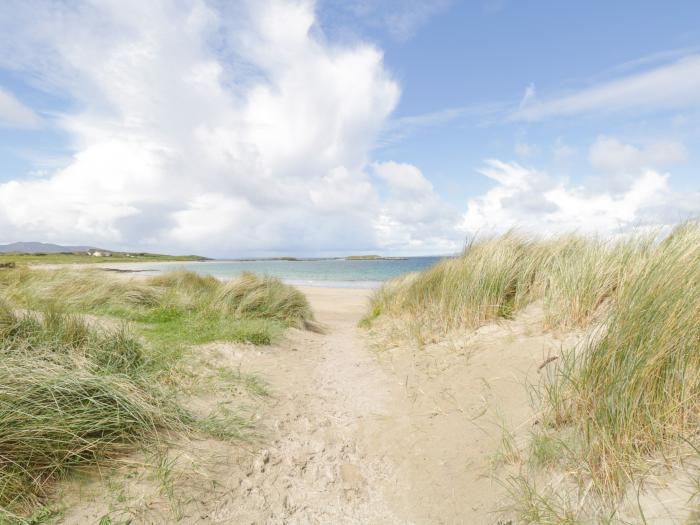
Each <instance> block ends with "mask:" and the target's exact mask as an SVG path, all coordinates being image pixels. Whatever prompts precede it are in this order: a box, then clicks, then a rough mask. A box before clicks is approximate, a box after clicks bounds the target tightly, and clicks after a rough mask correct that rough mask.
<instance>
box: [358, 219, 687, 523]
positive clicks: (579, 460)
mask: <svg viewBox="0 0 700 525" xmlns="http://www.w3.org/2000/svg"><path fill="white" fill-rule="evenodd" d="M533 302H539V303H540V304H541V305H542V306H543V308H544V327H545V328H556V329H565V330H566V329H572V328H576V329H588V330H589V337H588V338H586V340H585V341H584V344H583V345H581V346H580V347H579V348H577V349H576V350H575V351H571V352H567V353H565V354H563V355H562V356H560V359H558V360H557V361H556V362H555V364H554V365H552V366H550V367H548V371H547V379H546V380H545V381H543V383H542V385H540V387H539V394H540V396H541V399H542V402H543V408H542V410H543V413H542V414H541V417H542V421H541V423H542V425H541V426H542V428H544V430H542V431H541V432H538V433H537V434H536V435H535V436H534V438H533V442H532V446H531V449H530V454H531V455H532V460H533V461H532V462H533V463H535V464H539V465H540V466H542V467H547V468H549V467H552V466H554V465H559V466H561V467H563V468H565V469H567V470H568V471H569V472H575V473H577V474H576V475H577V476H579V477H580V478H581V479H583V478H587V479H589V480H591V482H592V484H593V485H592V486H593V488H592V490H593V491H594V492H597V493H598V494H599V495H616V494H620V493H621V492H622V491H623V490H624V488H625V487H626V486H628V484H629V483H630V481H632V480H635V479H637V478H638V477H639V476H640V475H642V473H643V471H644V469H645V468H648V460H649V458H651V457H652V456H654V457H656V458H658V457H659V456H664V455H668V454H671V453H672V452H673V451H675V450H678V448H679V447H680V446H681V445H682V444H683V443H685V442H687V441H690V442H693V441H697V439H698V428H699V425H700V224H698V222H688V223H686V224H682V225H680V226H678V227H676V228H675V229H674V230H673V232H672V233H671V234H670V235H667V236H666V237H665V238H663V240H660V241H654V238H653V237H651V236H632V237H629V238H626V239H623V240H617V241H604V240H602V239H597V238H585V237H580V236H574V235H564V236H559V237H556V238H551V239H544V240H536V239H528V238H524V237H522V236H519V235H517V234H514V233H508V234H506V235H503V236H500V237H496V238H492V239H487V240H483V241H479V242H474V243H471V244H469V245H468V246H467V247H466V249H465V251H464V253H463V254H462V255H461V256H460V257H458V258H454V259H449V260H444V261H442V262H440V263H438V264H437V265H435V266H434V267H432V268H430V269H428V270H426V271H424V272H421V273H419V274H412V275H408V276H404V277H401V278H399V279H397V280H395V281H393V282H389V283H387V284H386V285H384V286H383V287H382V288H381V289H379V290H378V291H377V292H376V294H375V295H374V297H373V298H372V300H371V302H370V305H369V311H368V313H367V315H366V317H365V319H364V320H363V324H364V325H372V324H374V323H377V322H378V321H379V320H381V319H382V318H384V317H386V318H393V319H395V320H396V319H398V320H405V321H406V322H407V323H408V324H409V329H406V330H404V333H405V334H411V333H412V330H411V329H410V327H411V326H418V327H420V329H421V330H423V331H428V332H430V333H432V334H438V335H441V334H446V333H448V332H450V331H451V330H458V329H464V328H474V327H478V326H480V325H482V324H484V323H487V322H491V321H494V320H499V319H510V318H511V317H513V316H514V315H516V314H517V312H518V311H519V310H521V309H522V308H524V307H525V306H527V305H529V304H532V303H533ZM548 432H551V433H552V434H551V435H550V434H548ZM533 497H534V496H533ZM526 499H527V498H526ZM534 507H537V505H535V506H534ZM534 507H533V508H534ZM543 516H544V515H543ZM538 519H542V520H544V521H542V522H548V521H547V519H548V518H547V519H546V518H545V517H542V516H540V518H538ZM562 520H563V522H567V520H568V518H566V517H564V518H562Z"/></svg>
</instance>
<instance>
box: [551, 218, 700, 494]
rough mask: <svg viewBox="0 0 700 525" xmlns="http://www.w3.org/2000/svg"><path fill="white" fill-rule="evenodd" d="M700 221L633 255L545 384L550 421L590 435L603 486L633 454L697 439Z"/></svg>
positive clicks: (591, 465)
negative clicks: (598, 323)
mask: <svg viewBox="0 0 700 525" xmlns="http://www.w3.org/2000/svg"><path fill="white" fill-rule="evenodd" d="M699 320H700V228H699V227H698V225H697V224H695V223H690V224H685V225H683V226H680V227H678V228H676V230H675V231H674V232H673V233H672V234H671V235H670V236H668V237H667V238H666V239H664V240H663V241H662V242H661V243H660V244H658V246H655V247H654V249H653V250H651V252H650V253H649V255H648V257H646V258H644V259H642V260H641V261H637V264H636V267H635V268H634V270H633V271H632V272H631V276H630V277H629V278H628V279H626V280H625V281H624V283H623V285H622V286H620V290H619V292H618V294H617V296H616V301H615V304H614V305H613V306H612V307H611V308H610V310H609V312H608V315H607V317H606V318H605V324H604V326H605V329H604V330H603V331H602V333H599V334H594V336H593V337H590V338H589V339H588V340H587V341H586V343H585V344H584V346H583V348H581V349H579V351H578V353H577V354H572V355H571V356H570V357H569V358H568V359H565V360H563V361H562V363H561V364H560V365H559V367H558V368H557V369H555V372H556V373H555V374H554V375H553V377H551V378H550V380H549V382H548V383H547V384H546V385H545V388H546V394H547V396H546V400H547V407H548V408H549V410H548V413H549V414H548V415H549V420H550V422H551V423H552V424H553V425H555V426H557V427H561V426H565V425H567V424H568V425H571V424H572V425H574V426H576V427H578V429H579V431H580V432H579V433H578V434H579V435H580V436H584V437H585V439H584V442H583V443H582V445H583V449H582V451H581V454H583V456H584V459H585V463H586V466H587V469H588V470H589V471H590V472H591V473H592V474H593V476H594V477H595V478H596V479H597V480H599V481H600V482H601V483H602V484H603V485H604V486H606V487H609V488H618V487H619V486H620V485H621V484H623V483H624V482H625V481H627V480H629V479H632V475H633V469H634V467H635V466H636V461H635V460H638V459H640V458H643V457H645V456H648V455H649V454H654V453H657V452H659V451H664V450H667V449H668V447H667V445H669V444H673V445H675V444H677V443H678V442H679V441H686V440H693V439H696V438H697V433H698V428H699V426H700V322H699Z"/></svg>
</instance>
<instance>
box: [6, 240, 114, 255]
mask: <svg viewBox="0 0 700 525" xmlns="http://www.w3.org/2000/svg"><path fill="white" fill-rule="evenodd" d="M88 250H90V251H94V250H100V249H99V248H94V247H92V246H61V245H60V244H50V243H46V242H13V243H11V244H0V253H61V252H71V253H72V252H87V251H88ZM100 251H110V250H100Z"/></svg>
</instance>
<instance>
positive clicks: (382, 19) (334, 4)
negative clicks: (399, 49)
mask: <svg viewBox="0 0 700 525" xmlns="http://www.w3.org/2000/svg"><path fill="white" fill-rule="evenodd" d="M453 1H454V0H401V1H400V2H396V1H395V0H354V1H353V2H347V1H332V0H325V1H323V2H322V4H323V5H324V7H326V8H329V9H331V10H333V9H335V10H337V11H339V12H341V13H350V14H351V15H353V17H354V18H355V20H354V24H353V25H354V26H357V25H358V22H360V23H361V24H363V25H367V26H370V27H379V28H382V29H385V30H386V31H387V32H388V33H389V36H391V37H392V38H393V39H394V40H397V41H399V42H405V41H406V40H409V39H410V38H411V37H412V36H413V35H414V34H415V33H416V31H417V30H418V28H419V27H420V26H422V25H423V24H425V23H426V22H427V21H428V20H429V19H430V18H431V17H433V16H435V15H436V14H438V13H440V12H443V11H445V10H446V9H447V8H448V7H449V6H450V5H451V4H452V3H453Z"/></svg>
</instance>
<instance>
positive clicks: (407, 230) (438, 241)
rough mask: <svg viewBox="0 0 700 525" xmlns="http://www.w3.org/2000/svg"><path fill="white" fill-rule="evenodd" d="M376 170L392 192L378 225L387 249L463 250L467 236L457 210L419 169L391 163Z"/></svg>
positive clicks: (376, 165)
mask: <svg viewBox="0 0 700 525" xmlns="http://www.w3.org/2000/svg"><path fill="white" fill-rule="evenodd" d="M373 168H374V172H375V174H376V175H377V176H378V177H379V178H380V179H381V180H383V181H384V183H385V184H386V186H387V188H388V192H389V196H388V198H386V199H385V200H384V202H383V206H382V210H381V213H380V215H379V218H378V220H377V222H376V224H375V227H376V229H377V231H378V233H379V238H380V240H381V242H382V244H383V245H385V246H389V247H393V248H395V249H400V250H404V251H411V250H416V251H430V250H433V251H435V250H439V251H442V252H443V253H449V252H454V251H456V250H457V249H458V248H459V246H460V245H461V240H462V238H463V233H462V232H461V231H460V230H459V229H458V227H457V226H458V224H459V214H458V212H457V210H455V209H454V208H453V207H452V206H450V205H449V204H447V203H446V202H445V201H444V200H443V199H442V198H440V196H439V195H438V194H437V193H436V192H435V189H434V188H433V185H432V184H431V182H430V181H429V180H428V179H426V178H425V177H424V176H423V174H422V173H421V171H420V170H419V169H418V168H417V167H415V166H413V165H411V164H401V163H397V162H391V161H390V162H378V163H374V164H373Z"/></svg>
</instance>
